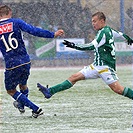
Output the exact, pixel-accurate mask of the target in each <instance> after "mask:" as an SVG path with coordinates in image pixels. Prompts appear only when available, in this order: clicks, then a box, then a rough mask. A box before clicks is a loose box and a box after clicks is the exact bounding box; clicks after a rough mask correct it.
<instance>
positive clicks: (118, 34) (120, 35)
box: [112, 30, 133, 45]
mask: <svg viewBox="0 0 133 133" xmlns="http://www.w3.org/2000/svg"><path fill="white" fill-rule="evenodd" d="M112 33H113V36H114V38H122V39H124V40H126V41H127V43H128V45H132V44H133V39H132V38H130V37H129V36H128V35H126V34H124V33H122V32H119V31H116V30H112Z"/></svg>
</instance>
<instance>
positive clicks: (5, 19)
mask: <svg viewBox="0 0 133 133" xmlns="http://www.w3.org/2000/svg"><path fill="white" fill-rule="evenodd" d="M7 19H9V18H3V19H1V20H0V21H4V20H7Z"/></svg>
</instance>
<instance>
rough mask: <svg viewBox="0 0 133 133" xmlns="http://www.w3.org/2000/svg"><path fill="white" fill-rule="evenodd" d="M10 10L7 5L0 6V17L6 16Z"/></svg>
mask: <svg viewBox="0 0 133 133" xmlns="http://www.w3.org/2000/svg"><path fill="white" fill-rule="evenodd" d="M11 11H12V9H11V8H10V7H9V6H7V5H0V17H2V16H4V15H8V14H9V13H10V12H11Z"/></svg>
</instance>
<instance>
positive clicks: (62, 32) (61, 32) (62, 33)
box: [54, 29, 64, 37]
mask: <svg viewBox="0 0 133 133" xmlns="http://www.w3.org/2000/svg"><path fill="white" fill-rule="evenodd" d="M63 35H64V31H63V30H62V29H60V30H57V31H56V32H55V33H54V37H58V36H63Z"/></svg>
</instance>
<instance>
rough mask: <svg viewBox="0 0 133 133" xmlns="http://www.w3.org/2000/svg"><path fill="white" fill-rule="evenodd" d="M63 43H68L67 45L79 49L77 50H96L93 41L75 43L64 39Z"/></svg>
mask: <svg viewBox="0 0 133 133" xmlns="http://www.w3.org/2000/svg"><path fill="white" fill-rule="evenodd" d="M63 44H64V45H66V47H69V48H74V49H77V50H84V51H85V50H94V49H95V47H94V45H93V43H88V44H75V43H73V42H69V41H67V40H64V42H63Z"/></svg>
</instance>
